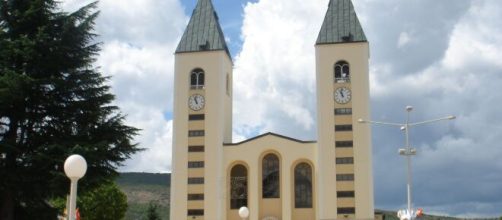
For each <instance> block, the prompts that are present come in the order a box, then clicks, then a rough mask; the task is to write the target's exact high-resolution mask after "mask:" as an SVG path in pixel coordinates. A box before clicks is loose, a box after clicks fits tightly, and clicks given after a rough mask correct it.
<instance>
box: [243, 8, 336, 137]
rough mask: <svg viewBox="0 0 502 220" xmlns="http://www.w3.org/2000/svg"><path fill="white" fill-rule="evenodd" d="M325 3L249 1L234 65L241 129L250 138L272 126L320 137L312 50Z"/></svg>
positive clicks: (288, 132)
mask: <svg viewBox="0 0 502 220" xmlns="http://www.w3.org/2000/svg"><path fill="white" fill-rule="evenodd" d="M326 6H327V5H326V3H325V2H324V1H313V2H312V1H301V0H293V1H291V0H289V1H284V0H280V1H277V0H274V1H270V0H268V1H267V0H264V1H258V2H256V3H248V4H247V5H246V6H245V8H244V22H243V27H242V37H243V42H244V43H243V46H242V51H241V53H239V54H238V55H237V57H236V59H235V69H234V90H235V91H234V115H235V120H234V129H235V130H236V131H237V133H239V134H241V135H244V136H247V137H250V136H253V135H256V134H258V133H264V132H268V131H272V132H278V133H281V134H285V135H289V136H292V137H297V138H302V139H315V117H316V115H315V99H316V98H315V65H314V62H315V57H314V56H312V55H313V54H314V47H313V45H314V43H315V40H316V37H317V33H318V31H319V29H320V26H321V23H319V21H322V18H323V16H324V13H325V10H326V9H327V7H326ZM257 91H261V92H257ZM291 128H294V129H291Z"/></svg>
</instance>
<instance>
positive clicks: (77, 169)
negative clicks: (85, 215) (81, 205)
mask: <svg viewBox="0 0 502 220" xmlns="http://www.w3.org/2000/svg"><path fill="white" fill-rule="evenodd" d="M85 171H87V162H85V159H84V158H83V157H82V156H80V155H78V154H74V155H71V156H69V157H68V158H66V160H65V162H64V172H65V174H66V176H67V177H68V178H70V180H71V187H70V207H66V210H68V213H69V214H68V216H69V217H68V219H69V220H75V209H76V206H77V182H78V180H79V179H80V178H82V177H83V176H84V174H85Z"/></svg>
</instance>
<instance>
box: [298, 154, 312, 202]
mask: <svg viewBox="0 0 502 220" xmlns="http://www.w3.org/2000/svg"><path fill="white" fill-rule="evenodd" d="M295 208H312V168H311V167H310V165H309V164H307V163H300V164H298V165H297V166H296V167H295Z"/></svg>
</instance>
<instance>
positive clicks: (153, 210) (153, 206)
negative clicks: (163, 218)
mask: <svg viewBox="0 0 502 220" xmlns="http://www.w3.org/2000/svg"><path fill="white" fill-rule="evenodd" d="M158 208H159V205H158V204H157V203H154V202H150V203H149V204H148V209H147V210H146V220H160V216H159V213H158V212H157V209H158Z"/></svg>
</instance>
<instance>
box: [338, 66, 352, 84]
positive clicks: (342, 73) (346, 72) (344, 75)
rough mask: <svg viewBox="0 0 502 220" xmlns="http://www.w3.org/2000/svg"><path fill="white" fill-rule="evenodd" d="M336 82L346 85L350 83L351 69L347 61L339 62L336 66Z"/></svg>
mask: <svg viewBox="0 0 502 220" xmlns="http://www.w3.org/2000/svg"><path fill="white" fill-rule="evenodd" d="M335 82H336V83H344V82H350V67H349V63H347V62H345V61H338V62H337V63H336V64H335Z"/></svg>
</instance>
